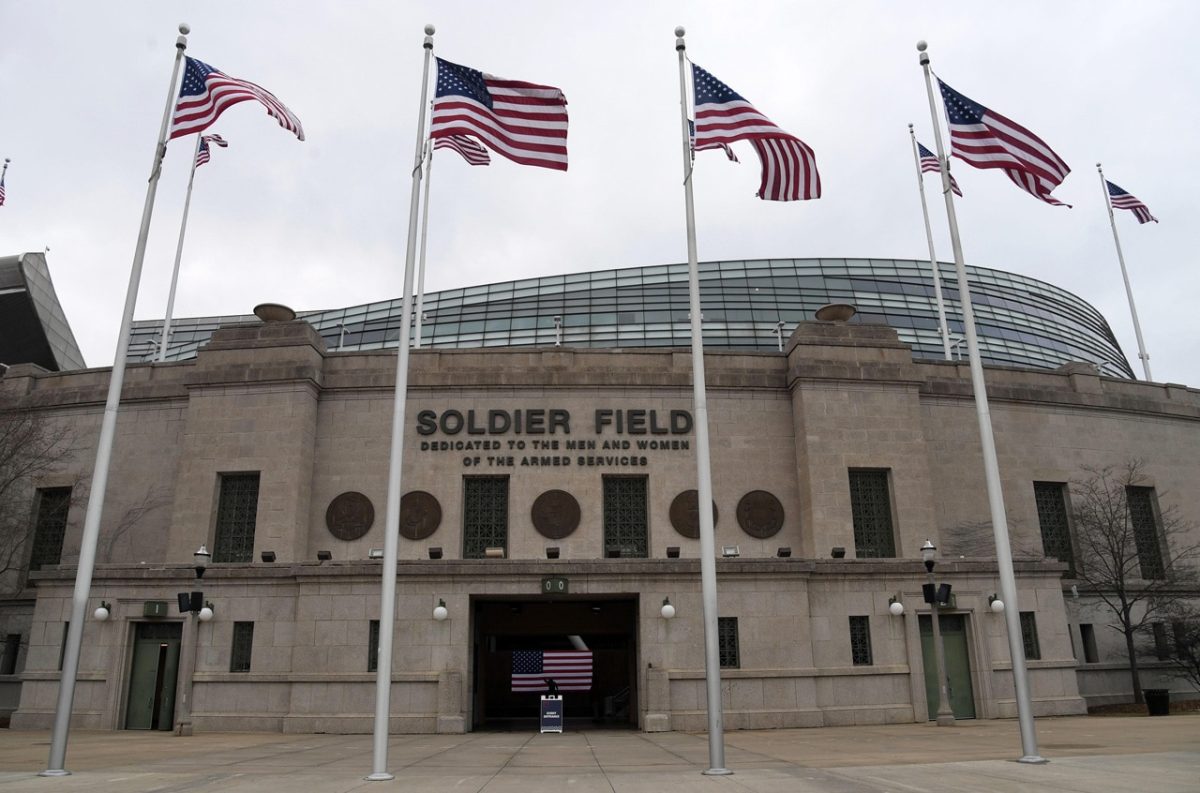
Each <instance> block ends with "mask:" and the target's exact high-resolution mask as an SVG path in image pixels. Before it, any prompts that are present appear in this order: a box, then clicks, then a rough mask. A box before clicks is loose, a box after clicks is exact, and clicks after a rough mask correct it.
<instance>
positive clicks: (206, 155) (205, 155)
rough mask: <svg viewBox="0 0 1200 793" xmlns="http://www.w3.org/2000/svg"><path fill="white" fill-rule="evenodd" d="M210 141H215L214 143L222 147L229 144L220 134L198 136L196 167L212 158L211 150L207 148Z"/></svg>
mask: <svg viewBox="0 0 1200 793" xmlns="http://www.w3.org/2000/svg"><path fill="white" fill-rule="evenodd" d="M210 143H215V144H216V145H218V146H220V147H221V148H222V149H223V148H225V147H226V146H228V145H229V142H228V141H226V140H225V139H224V138H222V137H221V136H220V135H201V136H200V148H199V149H198V150H197V151H196V167H197V168H199V167H200V166H201V165H203V164H204V163H206V162H208V161H209V160H210V159H212V157H211V150H210V149H209V148H208V144H210Z"/></svg>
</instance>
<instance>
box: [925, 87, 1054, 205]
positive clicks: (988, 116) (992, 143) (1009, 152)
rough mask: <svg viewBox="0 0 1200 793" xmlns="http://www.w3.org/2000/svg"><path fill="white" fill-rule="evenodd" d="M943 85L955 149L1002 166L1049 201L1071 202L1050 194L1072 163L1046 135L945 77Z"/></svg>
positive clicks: (976, 162) (979, 164)
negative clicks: (978, 99)
mask: <svg viewBox="0 0 1200 793" xmlns="http://www.w3.org/2000/svg"><path fill="white" fill-rule="evenodd" d="M938 86H939V87H940V88H941V91H942V104H943V105H944V106H945V108H946V121H947V122H948V123H949V125H950V151H951V153H952V154H953V155H954V156H955V157H958V158H959V159H960V160H963V161H965V162H966V163H967V164H968V165H973V166H974V167H976V168H999V169H1000V170H1002V171H1003V172H1004V175H1005V176H1007V177H1008V178H1009V179H1011V180H1012V181H1013V183H1014V184H1016V185H1017V187H1019V188H1021V189H1022V190H1024V191H1025V192H1027V193H1029V194H1030V195H1032V196H1034V197H1036V198H1039V199H1041V200H1042V201H1045V202H1046V203H1047V204H1050V205H1052V206H1059V207H1069V206H1071V205H1070V204H1064V203H1063V202H1062V201H1059V200H1058V199H1057V198H1055V197H1054V196H1052V195H1050V191H1051V190H1053V189H1054V188H1056V187H1058V186H1059V185H1060V184H1062V181H1063V179H1066V178H1067V174H1069V173H1070V172H1071V169H1070V168H1069V167H1067V164H1066V163H1065V162H1063V161H1062V158H1060V157H1059V156H1058V155H1057V154H1055V153H1054V150H1053V149H1051V148H1050V147H1049V146H1048V145H1047V144H1046V142H1045V141H1044V140H1042V139H1041V138H1039V137H1038V136H1037V135H1034V134H1033V133H1032V132H1030V131H1029V130H1027V129H1025V127H1022V126H1021V125H1020V124H1018V123H1017V122H1015V121H1012V120H1010V119H1007V118H1005V117H1004V116H1002V115H1000V114H999V113H997V112H995V111H994V110H989V109H988V108H986V107H984V106H983V105H981V104H979V103H978V102H976V101H974V100H972V99H968V98H967V97H965V96H963V95H962V94H960V93H959V92H958V91H955V90H954V89H953V88H951V87H950V86H948V85H946V84H945V83H944V82H942V79H941V78H940V77H939V78H938Z"/></svg>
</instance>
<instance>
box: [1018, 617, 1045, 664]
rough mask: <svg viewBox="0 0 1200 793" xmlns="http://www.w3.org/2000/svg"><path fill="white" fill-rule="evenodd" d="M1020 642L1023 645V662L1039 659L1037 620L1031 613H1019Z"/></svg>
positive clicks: (1040, 653)
mask: <svg viewBox="0 0 1200 793" xmlns="http://www.w3.org/2000/svg"><path fill="white" fill-rule="evenodd" d="M1021 642H1022V643H1023V644H1024V645H1025V660H1027V661H1037V660H1040V659H1041V657H1042V646H1041V645H1040V644H1038V634H1037V618H1036V617H1034V614H1033V612H1032V611H1022V612H1021Z"/></svg>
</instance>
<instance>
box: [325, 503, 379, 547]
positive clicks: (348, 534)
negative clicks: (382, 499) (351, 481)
mask: <svg viewBox="0 0 1200 793" xmlns="http://www.w3.org/2000/svg"><path fill="white" fill-rule="evenodd" d="M374 522H375V507H373V506H372V505H371V499H369V498H367V497H366V496H364V495H363V494H362V493H356V492H354V491H353V490H351V491H349V492H346V493H342V494H341V495H340V496H338V497H337V498H335V499H334V500H333V501H330V502H329V508H328V509H326V510H325V525H326V526H327V527H329V533H330V534H332V535H333V536H334V537H337V538H338V539H339V540H347V541H349V540H357V539H358V538H359V537H362V536H363V535H364V534H366V533H367V532H368V531H370V529H371V524H373V523H374Z"/></svg>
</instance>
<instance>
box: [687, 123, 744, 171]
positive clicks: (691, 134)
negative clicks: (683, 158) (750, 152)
mask: <svg viewBox="0 0 1200 793" xmlns="http://www.w3.org/2000/svg"><path fill="white" fill-rule="evenodd" d="M688 142H689V143H690V144H691V147H692V159H693V160H695V159H696V152H697V151H702V150H707V149H721V150H722V151H724V152H725V156H726V157H728V158H729V159H730V160H731V161H732V162H736V163H740V162H741V160H739V159H738V158H737V155H736V154H734V153H733V147H732V146H730V145H729V144H728V143H710V144H708V145H707V146H702V147H700V148H699V149H698V148H696V122H695V121H692V120H691V119H690V118H689V119H688Z"/></svg>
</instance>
